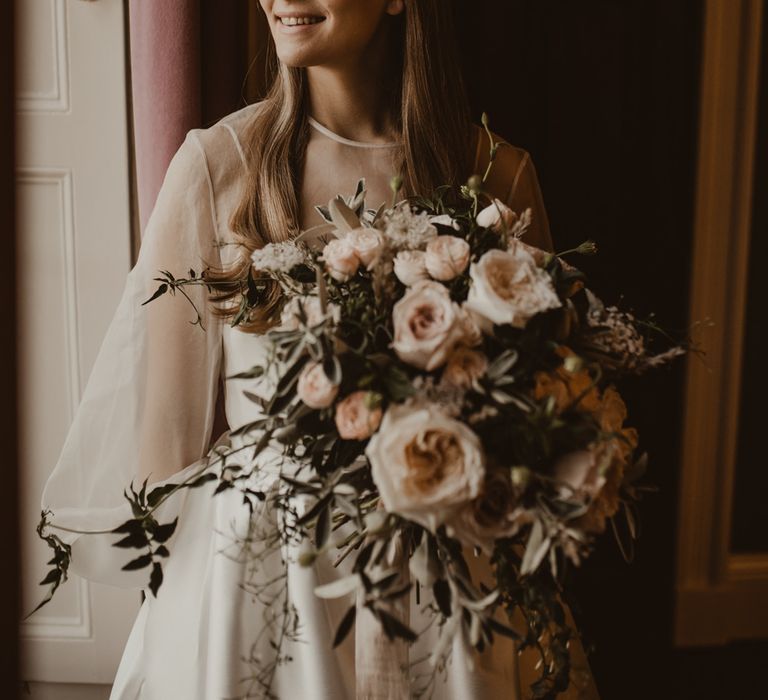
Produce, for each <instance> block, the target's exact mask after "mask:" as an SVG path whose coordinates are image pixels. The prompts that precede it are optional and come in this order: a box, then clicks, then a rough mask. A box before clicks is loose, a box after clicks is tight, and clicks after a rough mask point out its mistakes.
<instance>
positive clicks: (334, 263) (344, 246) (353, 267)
mask: <svg viewBox="0 0 768 700" xmlns="http://www.w3.org/2000/svg"><path fill="white" fill-rule="evenodd" d="M322 256H323V261H324V262H325V268H326V270H328V273H329V274H330V275H331V277H333V279H335V280H338V281H339V282H346V281H347V280H349V279H350V278H351V277H352V276H353V275H354V274H355V273H356V272H357V269H358V268H359V267H360V258H359V257H358V255H357V251H356V250H355V248H354V246H353V245H352V244H351V243H350V242H349V241H348V240H346V239H345V238H334V239H333V240H332V241H329V242H328V243H327V244H326V246H325V248H323V253H322Z"/></svg>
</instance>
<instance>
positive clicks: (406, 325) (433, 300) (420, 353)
mask: <svg viewBox="0 0 768 700" xmlns="http://www.w3.org/2000/svg"><path fill="white" fill-rule="evenodd" d="M392 323H393V325H394V331H395V339H394V341H393V343H392V348H393V349H394V350H395V352H396V353H397V356H398V357H399V358H400V359H401V360H403V362H407V363H408V364H409V365H413V366H414V367H418V368H419V369H425V370H427V371H431V370H433V369H436V368H438V367H440V365H442V364H444V363H445V361H446V360H447V359H448V356H449V355H450V354H451V352H452V351H453V349H454V348H455V347H456V345H458V343H460V342H461V341H462V339H463V338H464V335H465V326H464V323H465V321H464V315H463V313H462V311H461V308H460V307H459V306H458V304H456V303H455V302H454V301H452V300H451V297H450V294H449V293H448V290H447V289H446V288H445V287H444V286H443V285H442V284H440V283H439V282H433V281H432V280H422V281H420V282H417V283H416V284H415V285H414V286H413V287H411V288H410V289H409V290H408V291H407V292H406V293H405V296H403V298H402V299H400V300H399V301H398V302H397V303H396V304H395V306H394V309H393V310H392Z"/></svg>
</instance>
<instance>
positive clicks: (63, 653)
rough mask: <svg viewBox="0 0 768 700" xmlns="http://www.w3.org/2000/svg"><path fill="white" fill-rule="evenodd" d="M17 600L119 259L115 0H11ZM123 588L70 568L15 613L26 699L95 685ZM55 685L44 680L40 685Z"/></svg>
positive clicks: (108, 678) (93, 692)
mask: <svg viewBox="0 0 768 700" xmlns="http://www.w3.org/2000/svg"><path fill="white" fill-rule="evenodd" d="M17 7H18V12H17V15H18V20H17V21H18V26H17V30H16V36H17V44H18V60H17V65H18V82H17V90H18V102H17V113H18V124H19V132H20V133H19V141H18V172H17V192H18V206H19V234H18V243H19V251H18V262H17V265H18V280H19V282H18V299H19V319H20V321H19V335H18V343H19V346H18V349H19V360H20V367H19V394H20V397H21V398H20V404H19V418H20V424H21V429H20V435H19V441H20V470H21V476H22V491H21V493H22V502H21V511H22V522H21V532H22V543H21V544H22V552H23V561H24V563H23V572H22V575H23V584H22V585H23V589H22V590H23V609H22V614H26V613H27V612H28V611H29V610H32V609H33V608H34V607H35V605H36V604H37V602H39V600H40V599H41V597H42V595H43V593H44V591H45V589H44V588H42V587H40V586H39V585H38V583H37V582H38V581H39V580H40V579H41V578H42V577H43V575H44V574H45V571H46V566H45V562H46V561H47V560H48V559H49V558H50V557H49V553H48V550H47V547H46V546H45V544H44V543H42V542H41V541H40V540H39V539H38V538H37V535H36V533H35V525H36V523H37V521H38V519H39V517H40V495H41V493H42V488H43V484H44V482H45V479H46V478H47V476H48V474H49V473H50V471H51V470H52V468H53V466H54V464H55V462H56V460H57V457H58V454H59V451H60V449H61V447H62V444H63V442H64V438H65V436H66V433H67V429H68V428H69V425H70V422H71V420H72V416H73V412H74V411H75V409H76V407H77V405H78V401H79V400H80V394H81V391H82V389H83V388H84V386H85V382H86V380H87V379H88V376H89V373H90V370H91V366H92V364H93V361H94V359H95V356H96V353H97V351H98V349H99V347H100V344H101V341H102V339H103V336H104V334H105V332H106V329H107V326H108V324H109V321H110V319H111V317H112V314H113V312H114V310H115V308H116V307H117V303H118V300H119V298H120V294H121V292H122V289H123V285H124V282H125V276H126V274H127V273H128V271H129V269H130V265H131V258H130V190H129V161H128V129H127V112H126V109H127V108H126V71H125V56H124V51H125V41H124V23H123V2H122V0H90V1H87V0H18V1H17ZM138 605H139V596H138V593H137V592H136V591H126V590H120V589H114V588H109V587H105V586H99V585H95V584H93V583H89V582H87V581H85V580H83V579H80V578H78V577H77V576H75V575H72V576H71V578H70V580H69V582H68V583H66V584H65V585H64V586H63V587H62V588H61V589H60V590H59V591H58V592H57V593H56V596H55V597H54V600H53V601H52V602H51V603H49V604H48V605H47V606H45V607H44V608H42V609H41V610H40V611H38V612H37V613H36V614H35V615H33V616H32V617H31V618H30V619H29V620H27V621H26V622H24V623H23V624H22V628H21V640H22V641H21V644H22V654H23V659H24V661H23V664H24V665H23V675H22V677H23V678H24V679H25V680H27V681H33V682H35V683H32V685H31V688H32V691H33V692H32V698H50V699H51V700H58V699H63V698H69V697H78V698H96V697H106V692H107V690H108V688H105V687H101V688H99V687H98V686H95V685H91V686H83V685H77V686H76V685H61V686H60V685H58V684H110V683H111V682H112V679H113V678H114V674H115V670H116V668H117V664H118V661H119V659H120V654H121V652H122V649H123V646H124V644H125V640H126V638H127V635H128V632H129V630H130V626H131V623H132V622H133V619H134V618H135V615H136V611H137V608H138ZM51 684H57V685H51Z"/></svg>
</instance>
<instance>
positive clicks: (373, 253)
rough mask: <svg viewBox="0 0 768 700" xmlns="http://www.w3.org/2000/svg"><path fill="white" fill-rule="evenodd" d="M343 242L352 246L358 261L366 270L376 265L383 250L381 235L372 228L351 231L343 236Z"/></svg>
mask: <svg viewBox="0 0 768 700" xmlns="http://www.w3.org/2000/svg"><path fill="white" fill-rule="evenodd" d="M344 240H345V241H347V243H349V244H350V245H351V246H352V248H353V250H354V251H355V253H356V254H357V257H358V259H359V260H360V262H361V263H362V264H363V265H365V267H366V269H368V270H370V269H371V268H372V267H373V266H374V265H375V264H376V262H377V261H378V259H379V256H380V255H381V252H382V250H383V249H384V241H383V239H382V237H381V234H380V233H379V232H378V231H377V230H376V229H372V228H365V227H360V228H356V229H352V230H351V231H349V232H348V233H347V234H346V236H344Z"/></svg>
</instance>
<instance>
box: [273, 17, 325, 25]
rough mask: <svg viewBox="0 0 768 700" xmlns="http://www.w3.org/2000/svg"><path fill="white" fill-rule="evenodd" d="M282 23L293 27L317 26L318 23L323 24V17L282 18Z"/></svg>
mask: <svg viewBox="0 0 768 700" xmlns="http://www.w3.org/2000/svg"><path fill="white" fill-rule="evenodd" d="M280 21H281V22H282V23H283V24H285V25H287V26H289V27H293V26H295V25H297V24H317V23H318V22H322V21H323V18H322V17H281V18H280Z"/></svg>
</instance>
